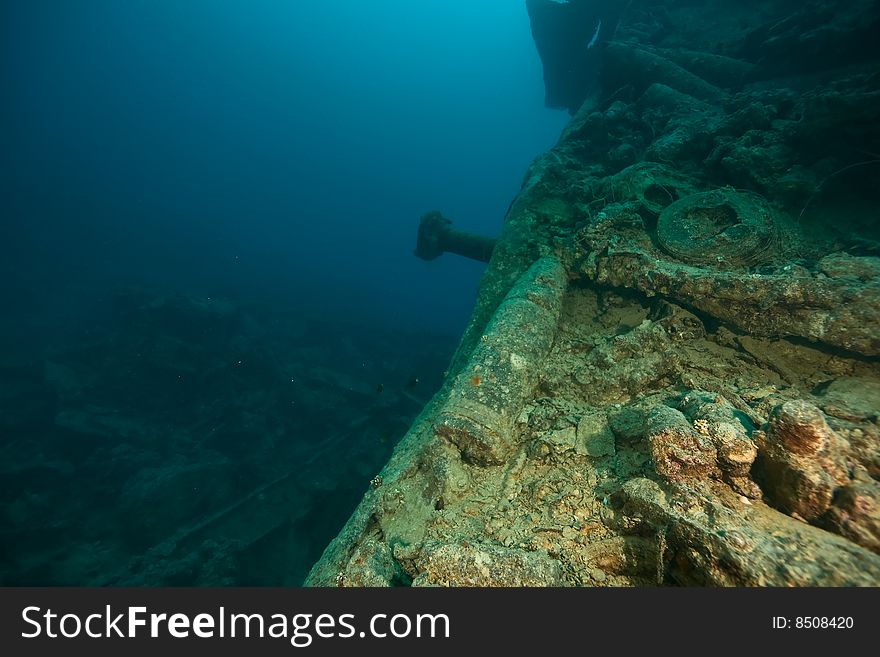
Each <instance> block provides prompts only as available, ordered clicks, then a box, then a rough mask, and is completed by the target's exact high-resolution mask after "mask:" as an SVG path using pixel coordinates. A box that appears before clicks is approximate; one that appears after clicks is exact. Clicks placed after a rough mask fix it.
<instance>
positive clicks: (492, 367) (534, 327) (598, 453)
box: [307, 0, 880, 586]
mask: <svg viewBox="0 0 880 657" xmlns="http://www.w3.org/2000/svg"><path fill="white" fill-rule="evenodd" d="M878 31H880V9H878V7H877V5H876V3H873V2H867V1H857V0H854V1H850V2H835V3H829V2H816V3H809V4H803V3H796V2H788V1H785V0H775V1H769V2H762V3H733V2H729V1H727V0H724V1H722V0H715V1H711V0H704V1H702V2H700V3H693V2H687V1H684V0H681V1H666V2H663V3H656V2H641V1H639V0H634V1H633V2H632V3H630V5H629V7H628V9H627V11H626V12H625V13H624V14H623V16H622V19H621V23H620V25H619V26H618V28H617V32H616V34H615V38H614V40H613V41H610V42H608V43H605V44H602V51H601V56H602V62H601V64H602V65H601V71H602V73H601V78H600V85H599V89H598V91H597V92H596V93H595V94H594V95H592V96H590V97H589V98H587V99H585V101H584V102H583V104H582V106H581V107H580V109H579V110H578V111H577V112H576V113H575V114H574V115H573V117H572V119H571V122H570V123H569V125H568V126H567V127H566V129H565V130H564V131H563V133H562V135H561V137H560V140H559V142H558V143H557V145H556V146H555V147H554V148H553V149H552V150H551V151H549V152H548V153H546V154H545V155H543V156H542V157H540V158H539V159H538V160H537V161H536V162H535V163H534V164H533V165H532V166H531V167H530V169H529V170H528V172H527V174H526V176H525V180H524V183H523V187H522V189H521V191H520V193H519V195H518V196H517V198H516V199H515V200H514V202H513V203H512V204H511V207H510V210H509V211H508V214H507V217H506V218H505V224H504V230H503V232H502V235H501V237H500V239H499V241H498V243H497V245H496V248H495V251H494V253H493V257H492V261H491V262H490V265H489V268H488V270H487V272H486V274H485V276H484V279H483V282H482V286H481V290H480V295H479V299H478V302H477V305H476V307H475V310H474V314H473V317H472V320H471V322H470V324H469V326H468V328H467V330H466V332H465V334H464V335H463V337H462V340H461V343H460V346H459V349H458V351H457V353H456V356H455V358H454V360H453V363H452V365H451V367H450V370H449V373H448V377H447V379H446V384H445V385H444V387H443V388H442V390H441V391H440V392H439V393H438V394H437V395H436V396H435V397H434V399H433V400H432V401H431V402H430V404H429V405H428V406H427V407H426V408H425V410H424V411H423V413H422V414H421V416H420V417H419V418H418V419H417V421H416V422H415V423H414V424H413V426H412V428H411V429H410V431H409V433H408V434H407V436H406V437H405V438H404V440H403V441H402V442H401V443H400V444H399V445H398V447H397V449H396V450H395V452H394V454H393V456H392V457H391V459H390V460H389V462H388V464H387V465H386V467H385V468H384V470H383V471H382V473H381V483H380V484H379V485H376V486H373V487H371V488H370V490H369V491H368V492H367V493H366V494H365V496H364V499H363V501H362V502H361V504H360V505H359V507H358V508H357V510H356V511H355V512H354V514H353V515H352V517H351V519H350V520H349V522H348V524H347V525H346V526H345V528H344V529H343V530H342V532H341V533H340V534H339V535H338V536H337V538H336V539H335V540H334V541H333V542H332V543H331V545H330V546H329V547H328V548H327V550H326V551H325V553H324V555H323V557H322V558H321V560H320V561H319V562H318V563H317V564H316V565H315V567H314V568H313V569H312V571H311V573H310V575H309V577H308V579H307V583H308V584H311V585H351V586H357V585H400V584H413V585H477V586H505V585H601V586H629V585H654V584H662V585H722V586H727V585H795V586H807V585H821V586H834V585H877V584H880V426H878V412H880V361H878V358H877V357H878V356H880V235H878V233H880V221H878V219H880V217H878V203H877V198H876V196H875V193H876V192H875V191H874V190H876V189H877V188H880V185H878V183H880V155H878V154H880V102H878V101H880V75H878V74H877V71H878V70H880V69H878V64H880V49H878V48H877V46H876V43H877V41H876V37H877V35H878Z"/></svg>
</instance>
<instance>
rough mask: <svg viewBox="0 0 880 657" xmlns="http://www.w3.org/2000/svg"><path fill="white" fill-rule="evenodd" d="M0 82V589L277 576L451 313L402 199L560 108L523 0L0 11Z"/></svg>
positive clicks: (504, 158)
mask: <svg viewBox="0 0 880 657" xmlns="http://www.w3.org/2000/svg"><path fill="white" fill-rule="evenodd" d="M0 88H2V89H3V98H2V102H0V157H2V158H3V164H2V176H0V203H2V207H0V246H2V257H0V307H2V313H0V341H2V345H3V348H2V349H0V524H2V530H0V584H11V585H23V584H24V585H34V584H36V585H46V584H49V585H51V584H97V585H103V584H135V585H137V584H178V585H192V584H212V585H216V584H245V585H247V584H257V585H261V584H275V585H277V584H298V583H300V582H301V581H302V578H303V577H304V576H305V574H306V572H307V570H308V568H309V567H310V565H311V564H312V563H314V561H315V560H316V559H317V558H318V556H319V555H320V554H321V551H322V550H323V549H324V547H325V546H326V545H327V543H328V541H329V540H330V539H331V538H332V537H333V536H334V535H335V534H336V533H337V532H338V531H339V529H340V527H341V526H342V524H343V523H344V522H345V520H346V518H347V517H348V515H349V514H350V513H351V511H352V509H353V508H354V506H355V505H356V504H357V502H358V500H359V499H360V497H361V496H362V495H363V493H364V491H366V490H367V489H368V486H369V482H370V479H371V478H372V477H373V476H374V475H375V474H376V473H377V472H378V471H379V470H380V469H381V467H382V465H383V464H384V463H385V461H386V460H387V458H388V456H389V454H390V451H391V450H392V449H393V447H394V445H395V444H396V442H397V441H398V440H399V439H400V438H401V437H402V436H403V435H404V433H405V432H406V430H407V427H408V426H409V423H410V422H411V421H412V419H413V418H414V417H415V415H416V414H417V413H418V412H419V411H420V410H421V408H422V405H423V404H424V403H425V402H426V401H427V400H428V399H430V397H431V395H432V394H433V392H434V391H435V390H436V389H437V388H438V386H439V385H440V384H441V383H442V380H443V372H444V369H445V368H446V367H447V365H448V363H449V359H450V357H451V355H452V352H453V350H454V348H455V346H456V341H457V339H458V337H459V336H460V334H461V331H462V329H463V327H464V326H465V324H466V322H467V320H468V317H469V315H470V312H471V309H472V307H473V303H474V300H475V296H476V291H477V287H478V284H479V279H480V276H481V274H482V272H483V269H484V267H485V264H483V263H478V262H473V261H468V260H466V259H464V258H461V257H458V256H454V255H445V256H443V257H442V258H439V259H437V260H435V261H431V262H425V261H423V260H420V259H418V258H416V257H415V256H414V255H413V249H414V248H415V241H416V239H415V238H416V228H417V226H418V219H419V217H420V215H422V214H423V213H425V212H428V211H431V210H435V209H436V210H440V211H442V212H443V213H444V214H445V215H446V216H447V217H450V218H451V219H453V221H454V222H455V227H456V228H459V229H462V230H469V231H473V232H475V233H479V234H483V235H488V236H496V235H497V234H498V233H499V231H500V228H501V225H502V221H503V217H504V214H505V211H506V209H507V207H508V204H509V203H510V201H511V199H512V197H513V196H514V195H515V194H516V192H517V190H518V189H519V186H520V183H521V181H522V178H523V175H524V173H525V170H526V168H527V166H528V165H529V163H530V162H531V160H532V159H533V158H534V157H536V156H537V155H539V154H540V153H541V152H543V151H545V150H546V149H548V148H549V147H550V146H552V145H553V143H554V141H555V139H556V137H557V135H558V134H559V131H560V129H561V128H562V126H563V125H564V123H565V121H566V119H567V115H566V114H565V113H563V112H558V111H552V110H548V109H545V107H544V88H543V81H542V68H541V60H540V58H539V56H538V53H537V52H536V51H535V47H534V44H533V42H532V39H531V34H530V30H529V19H528V15H527V13H526V7H525V4H524V3H521V2H512V1H509V0H417V1H416V0H413V1H412V2H407V1H404V0H372V1H370V2H364V1H362V0H337V1H334V2H324V1H323V0H321V1H313V2H301V1H299V0H295V1H291V0H284V1H282V0H266V1H261V2H258V3H246V2H243V1H233V0H193V1H187V2H180V1H179V0H126V1H125V2H122V1H117V0H87V1H82V2H76V1H73V0H71V1H56V0H20V1H8V2H3V3H2V4H0ZM291 500H293V501H292V502H291ZM242 517H245V519H246V520H247V521H248V522H247V523H245V524H246V525H247V526H246V527H244V526H242V525H239V524H237V523H239V522H240V521H241V519H242ZM212 523H213V524H212Z"/></svg>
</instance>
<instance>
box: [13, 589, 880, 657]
mask: <svg viewBox="0 0 880 657" xmlns="http://www.w3.org/2000/svg"><path fill="white" fill-rule="evenodd" d="M878 591H880V590H878V589H726V590H719V589H608V588H603V589H515V590H511V589H466V590H464V589H452V590H450V589H406V588H401V589H158V588H157V589H78V588H66V589H65V588H59V589H29V588H21V589H2V590H0V614H2V615H0V631H2V636H0V646H2V647H3V648H2V649H3V651H4V653H5V654H8V655H22V654H34V655H43V654H72V653H73V652H76V653H77V654H79V653H80V651H84V652H85V651H87V653H85V654H89V655H105V654H106V655H120V654H127V653H133V654H141V653H143V654H147V653H149V654H156V651H157V650H161V654H162V655H177V654H180V655H192V654H199V655H201V654H236V655H238V654H242V651H247V652H246V654H248V655H264V654H265V655H282V654H294V653H298V652H300V653H312V654H354V653H355V651H360V650H369V651H370V653H369V654H373V651H382V653H384V654H404V653H407V654H413V651H417V654H439V653H440V652H441V651H443V652H444V653H446V654H448V651H449V650H471V649H487V650H488V649H491V650H493V651H503V650H514V651H516V653H515V654H523V651H525V650H535V649H541V650H546V649H555V648H559V649H562V648H566V649H570V648H571V646H574V647H576V648H577V653H578V654H586V653H589V652H592V651H593V650H598V649H600V648H602V649H604V648H609V647H610V648H618V649H620V650H625V651H627V653H628V652H630V651H632V650H636V649H651V650H657V651H661V652H666V651H671V652H672V653H673V654H682V653H691V652H693V653H696V652H705V651H707V650H716V649H718V648H720V647H723V648H724V649H725V651H729V650H737V649H742V650H748V651H750V652H751V651H754V650H755V649H757V648H760V649H761V650H762V651H763V650H767V649H771V648H775V649H780V650H782V649H786V650H791V649H794V648H798V647H801V646H808V647H810V648H812V649H816V648H819V647H822V646H827V647H829V648H833V649H834V650H841V649H846V648H848V647H850V646H857V645H865V643H864V641H866V640H870V639H872V637H874V636H875V633H876V623H877V620H878V609H880V605H878V603H880V595H878ZM10 648H11V650H10ZM121 651H124V652H121Z"/></svg>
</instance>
